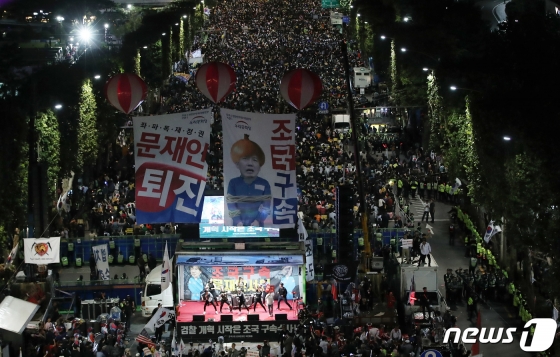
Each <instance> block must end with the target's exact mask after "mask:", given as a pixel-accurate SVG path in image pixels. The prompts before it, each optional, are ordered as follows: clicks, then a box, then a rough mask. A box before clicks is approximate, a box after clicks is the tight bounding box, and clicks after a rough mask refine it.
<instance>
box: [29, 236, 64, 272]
mask: <svg viewBox="0 0 560 357" xmlns="http://www.w3.org/2000/svg"><path fill="white" fill-rule="evenodd" d="M23 252H24V254H25V263H26V264H37V265H46V264H57V263H60V237H51V238H25V239H24V240H23Z"/></svg>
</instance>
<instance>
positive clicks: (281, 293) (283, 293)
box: [277, 283, 292, 310]
mask: <svg viewBox="0 0 560 357" xmlns="http://www.w3.org/2000/svg"><path fill="white" fill-rule="evenodd" d="M287 296H288V290H287V289H286V288H285V287H284V283H280V287H279V288H278V307H277V309H278V310H280V301H282V300H284V302H285V303H286V305H288V307H289V308H290V310H292V305H290V303H289V302H288V298H287Z"/></svg>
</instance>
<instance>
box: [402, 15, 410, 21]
mask: <svg viewBox="0 0 560 357" xmlns="http://www.w3.org/2000/svg"><path fill="white" fill-rule="evenodd" d="M403 20H404V22H409V21H410V20H412V19H411V18H410V17H408V16H405V17H404V19H403Z"/></svg>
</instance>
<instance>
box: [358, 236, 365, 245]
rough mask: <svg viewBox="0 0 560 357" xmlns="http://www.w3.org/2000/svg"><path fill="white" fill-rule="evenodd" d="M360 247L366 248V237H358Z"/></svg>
mask: <svg viewBox="0 0 560 357" xmlns="http://www.w3.org/2000/svg"><path fill="white" fill-rule="evenodd" d="M358 246H360V247H363V246H364V237H358Z"/></svg>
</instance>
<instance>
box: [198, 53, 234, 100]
mask: <svg viewBox="0 0 560 357" xmlns="http://www.w3.org/2000/svg"><path fill="white" fill-rule="evenodd" d="M236 81H237V76H236V75H235V72H234V71H233V68H231V66H229V65H227V64H225V63H221V62H209V63H206V64H203V65H202V66H201V67H200V68H199V69H198V71H197V72H196V77H195V82H196V86H197V88H198V90H199V91H201V92H202V94H204V96H206V98H208V99H210V100H211V101H212V102H214V103H219V102H221V101H222V100H223V99H224V98H225V97H226V95H228V94H229V93H231V91H232V90H233V88H235V82H236Z"/></svg>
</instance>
